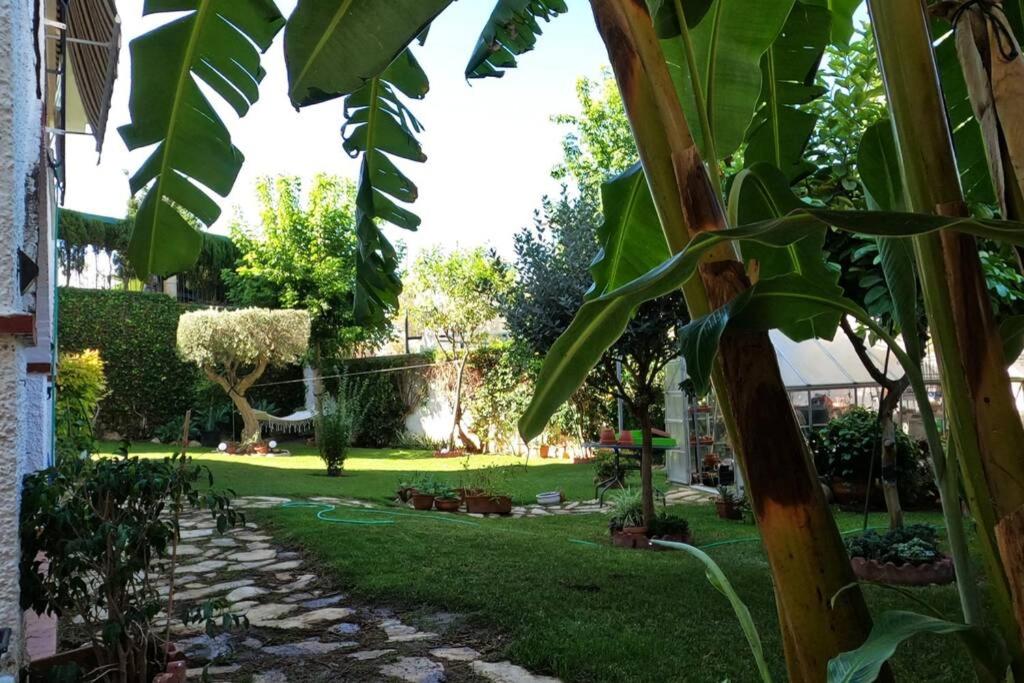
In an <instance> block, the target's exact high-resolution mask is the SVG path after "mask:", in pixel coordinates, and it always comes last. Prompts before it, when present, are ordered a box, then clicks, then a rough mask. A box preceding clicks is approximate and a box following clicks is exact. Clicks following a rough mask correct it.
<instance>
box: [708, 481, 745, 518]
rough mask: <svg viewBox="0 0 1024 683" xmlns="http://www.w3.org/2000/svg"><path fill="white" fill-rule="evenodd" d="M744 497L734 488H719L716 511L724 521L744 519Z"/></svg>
mask: <svg viewBox="0 0 1024 683" xmlns="http://www.w3.org/2000/svg"><path fill="white" fill-rule="evenodd" d="M742 498H743V497H742V496H741V495H740V494H739V493H738V492H737V490H736V488H735V487H733V486H719V487H718V497H717V498H715V509H716V510H718V516H719V517H721V518H722V519H733V520H737V519H743V508H742V502H741V501H742Z"/></svg>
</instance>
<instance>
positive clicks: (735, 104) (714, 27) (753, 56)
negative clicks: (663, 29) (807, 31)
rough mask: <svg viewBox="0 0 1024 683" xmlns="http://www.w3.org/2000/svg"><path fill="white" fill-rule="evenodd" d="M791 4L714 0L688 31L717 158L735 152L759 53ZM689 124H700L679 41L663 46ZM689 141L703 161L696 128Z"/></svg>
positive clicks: (787, 0) (748, 114)
mask: <svg viewBox="0 0 1024 683" xmlns="http://www.w3.org/2000/svg"><path fill="white" fill-rule="evenodd" d="M793 2H794V0H715V1H714V2H713V3H712V5H711V7H710V9H709V10H708V12H707V14H706V15H705V16H704V18H703V19H702V20H701V22H700V23H699V24H698V25H697V26H696V27H695V28H693V29H692V31H691V32H690V35H691V37H692V40H693V45H694V53H695V59H696V67H697V72H698V73H699V74H700V81H701V83H700V86H701V88H700V90H701V92H703V93H704V96H705V102H706V106H707V111H708V118H709V123H710V128H711V130H710V133H711V137H712V138H713V140H714V146H715V150H716V153H717V155H718V157H719V158H724V157H726V156H729V155H730V154H732V153H733V152H735V151H736V149H737V148H739V146H740V144H741V143H742V142H743V139H744V134H745V133H746V131H747V128H748V127H749V125H750V121H751V119H752V118H753V116H754V109H755V108H756V106H757V103H758V99H759V96H760V93H761V70H760V63H761V55H763V54H764V53H765V51H766V50H767V49H768V48H769V47H770V46H771V44H772V42H773V41H774V40H775V38H776V36H778V35H779V32H780V31H781V30H782V27H783V25H784V24H785V22H786V18H787V17H788V16H789V13H790V9H791V8H792V7H793ZM662 47H663V49H664V51H665V56H666V58H667V59H668V62H669V67H670V71H671V72H672V78H673V80H674V81H675V83H676V89H677V91H678V92H679V94H680V97H681V99H682V103H683V108H684V110H685V111H686V118H687V120H688V121H691V122H695V121H698V120H699V116H698V107H699V106H700V105H699V103H698V102H697V101H696V99H695V98H694V88H693V87H692V84H691V82H690V72H689V69H687V68H686V62H685V59H686V57H685V54H684V52H683V46H682V45H681V41H679V40H671V41H666V42H663V43H662ZM691 128H692V129H693V130H692V132H693V135H694V139H695V140H696V141H697V144H698V146H699V149H700V150H701V152H702V153H703V154H704V157H705V158H708V159H709V158H710V155H709V154H707V149H708V146H707V141H706V140H704V139H703V137H704V136H703V132H702V131H701V130H700V128H699V127H697V126H691Z"/></svg>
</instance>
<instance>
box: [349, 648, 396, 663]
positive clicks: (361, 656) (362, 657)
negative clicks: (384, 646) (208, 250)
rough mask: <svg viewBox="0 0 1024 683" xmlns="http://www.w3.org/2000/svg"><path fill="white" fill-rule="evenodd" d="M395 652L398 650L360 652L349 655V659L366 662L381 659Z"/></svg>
mask: <svg viewBox="0 0 1024 683" xmlns="http://www.w3.org/2000/svg"><path fill="white" fill-rule="evenodd" d="M394 652H396V650H360V651H359V652H353V653H351V654H349V657H351V658H352V659H358V660H359V661H360V662H365V661H369V660H371V659H380V658H381V657H383V656H384V655H389V654H392V653H394Z"/></svg>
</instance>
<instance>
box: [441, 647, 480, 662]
mask: <svg viewBox="0 0 1024 683" xmlns="http://www.w3.org/2000/svg"><path fill="white" fill-rule="evenodd" d="M430 654H431V656H432V657H437V658H438V659H447V660H448V661H452V662H473V661H476V660H477V659H480V657H481V654H480V653H479V652H477V651H476V650H474V649H473V648H471V647H439V648H437V649H435V650H431V651H430Z"/></svg>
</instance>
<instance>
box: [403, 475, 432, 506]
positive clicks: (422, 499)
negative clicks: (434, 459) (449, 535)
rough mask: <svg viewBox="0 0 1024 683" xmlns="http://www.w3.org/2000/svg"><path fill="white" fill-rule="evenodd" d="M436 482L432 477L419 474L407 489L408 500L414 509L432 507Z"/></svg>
mask: <svg viewBox="0 0 1024 683" xmlns="http://www.w3.org/2000/svg"><path fill="white" fill-rule="evenodd" d="M436 489H437V482H435V481H434V478H433V477H430V476H421V477H418V478H417V479H416V481H415V482H414V483H413V485H412V486H411V487H410V489H409V502H410V503H412V507H413V509H415V510H432V509H433V508H434V491H435V490H436Z"/></svg>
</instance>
